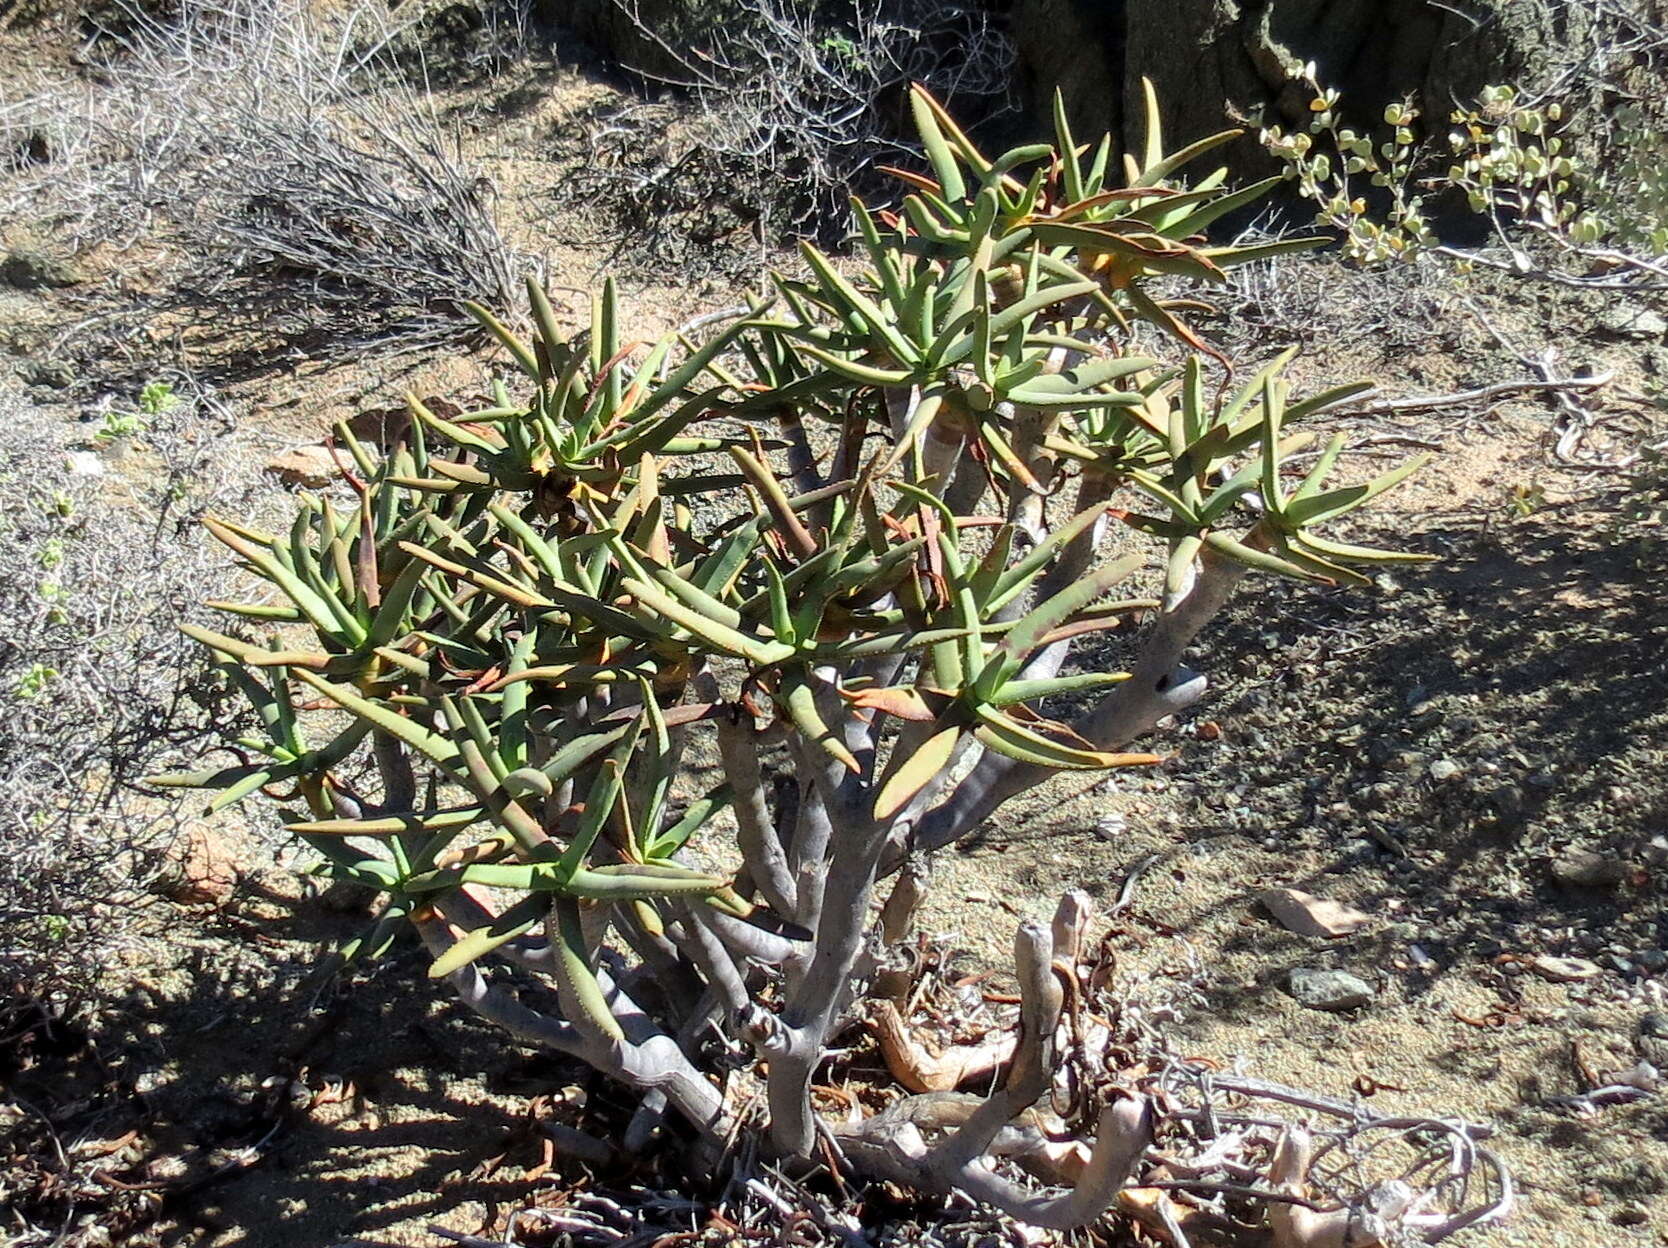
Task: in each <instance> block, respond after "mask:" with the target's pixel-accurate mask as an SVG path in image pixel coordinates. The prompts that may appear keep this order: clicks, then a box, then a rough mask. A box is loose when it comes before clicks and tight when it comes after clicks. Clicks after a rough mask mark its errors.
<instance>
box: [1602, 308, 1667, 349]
mask: <svg viewBox="0 0 1668 1248" xmlns="http://www.w3.org/2000/svg"><path fill="white" fill-rule="evenodd" d="M1599 324H1600V325H1602V326H1603V327H1604V328H1605V329H1606V330H1608V331H1609V332H1610V333H1612V334H1616V335H1618V336H1619V337H1622V338H1642V339H1647V340H1653V341H1661V340H1662V338H1663V337H1664V336H1668V320H1663V319H1662V315H1661V314H1660V313H1658V312H1653V311H1652V310H1651V309H1650V308H1642V307H1639V306H1638V305H1637V304H1630V303H1620V302H1618V303H1612V304H1611V305H1610V306H1609V307H1607V308H1605V310H1604V311H1603V312H1602V313H1600V314H1599Z"/></svg>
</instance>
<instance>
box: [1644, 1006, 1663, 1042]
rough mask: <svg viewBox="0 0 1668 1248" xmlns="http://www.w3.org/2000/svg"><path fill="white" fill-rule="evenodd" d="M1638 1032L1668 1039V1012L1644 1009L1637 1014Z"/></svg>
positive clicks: (1659, 1038)
mask: <svg viewBox="0 0 1668 1248" xmlns="http://www.w3.org/2000/svg"><path fill="white" fill-rule="evenodd" d="M1639 1034H1640V1035H1642V1036H1653V1037H1655V1038H1656V1039H1658V1040H1668V1014H1664V1013H1663V1012H1662V1011H1661V1010H1646V1011H1645V1012H1644V1013H1643V1014H1641V1015H1640V1016H1639Z"/></svg>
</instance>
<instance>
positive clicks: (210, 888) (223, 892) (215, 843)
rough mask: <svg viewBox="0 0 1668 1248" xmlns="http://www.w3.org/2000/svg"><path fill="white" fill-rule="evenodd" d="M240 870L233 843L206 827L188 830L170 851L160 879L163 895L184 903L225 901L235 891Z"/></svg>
mask: <svg viewBox="0 0 1668 1248" xmlns="http://www.w3.org/2000/svg"><path fill="white" fill-rule="evenodd" d="M239 878H240V872H239V870H238V862H237V853H236V850H235V848H234V846H233V845H232V843H231V842H230V841H229V840H228V839H227V838H226V837H225V836H224V835H223V834H222V833H220V832H217V831H215V830H214V829H212V828H208V827H204V826H200V825H199V826H193V827H189V828H187V829H186V831H185V833H184V834H183V835H182V836H181V837H180V839H179V841H178V842H177V843H176V844H175V845H174V847H173V849H172V850H170V851H169V854H168V869H167V870H166V871H165V872H164V874H163V877H162V880H161V889H162V893H163V895H164V896H166V897H169V898H171V899H172V900H174V901H177V902H180V903H182V904H184V905H211V906H218V905H222V904H224V903H225V902H226V901H228V900H229V899H230V898H231V895H232V893H233V892H235V891H236V889H237V886H238V880H239Z"/></svg>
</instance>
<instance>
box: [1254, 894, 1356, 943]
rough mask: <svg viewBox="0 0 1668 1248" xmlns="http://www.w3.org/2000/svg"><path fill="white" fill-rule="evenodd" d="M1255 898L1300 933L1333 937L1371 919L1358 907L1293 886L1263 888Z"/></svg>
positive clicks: (1354, 929)
mask: <svg viewBox="0 0 1668 1248" xmlns="http://www.w3.org/2000/svg"><path fill="white" fill-rule="evenodd" d="M1258 900H1259V901H1261V902H1262V903H1263V906H1264V907H1265V908H1266V909H1267V910H1268V912H1269V913H1270V914H1272V915H1273V916H1274V917H1275V918H1276V919H1278V920H1279V921H1280V924H1281V926H1283V927H1285V928H1286V929H1287V930H1288V931H1293V932H1296V933H1297V934H1298V935H1299V936H1317V937H1321V938H1323V939H1326V940H1335V939H1336V938H1338V937H1339V936H1348V935H1349V934H1350V933H1351V932H1353V931H1356V930H1357V929H1359V928H1361V927H1364V926H1365V925H1366V924H1368V923H1370V922H1372V918H1371V916H1370V915H1366V914H1363V913H1361V911H1359V910H1355V909H1352V908H1351V907H1349V906H1346V905H1343V904H1342V903H1340V902H1336V901H1328V900H1326V899H1325V898H1324V897H1315V896H1311V895H1310V894H1309V893H1305V892H1303V891H1301V890H1300V889H1296V888H1270V889H1265V890H1264V891H1263V894H1262V896H1261V897H1259V898H1258Z"/></svg>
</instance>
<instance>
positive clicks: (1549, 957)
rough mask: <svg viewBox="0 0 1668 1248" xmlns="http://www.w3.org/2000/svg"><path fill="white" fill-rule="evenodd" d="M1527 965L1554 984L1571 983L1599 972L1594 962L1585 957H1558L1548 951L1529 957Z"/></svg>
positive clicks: (1589, 977)
mask: <svg viewBox="0 0 1668 1248" xmlns="http://www.w3.org/2000/svg"><path fill="white" fill-rule="evenodd" d="M1529 967H1530V969H1531V970H1533V971H1534V972H1535V974H1537V975H1539V976H1540V977H1541V978H1542V979H1550V980H1551V981H1552V982H1553V983H1555V984H1573V983H1577V982H1579V981H1580V980H1583V979H1591V978H1592V977H1593V976H1595V975H1597V974H1598V973H1599V966H1598V963H1596V962H1589V961H1587V959H1586V958H1560V957H1557V956H1555V955H1553V954H1550V953H1543V954H1540V955H1539V956H1537V957H1534V958H1531V959H1529Z"/></svg>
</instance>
